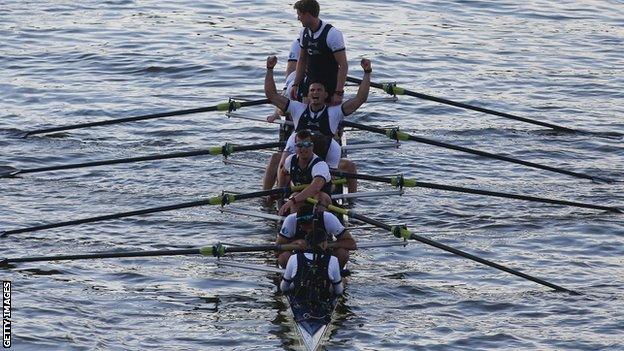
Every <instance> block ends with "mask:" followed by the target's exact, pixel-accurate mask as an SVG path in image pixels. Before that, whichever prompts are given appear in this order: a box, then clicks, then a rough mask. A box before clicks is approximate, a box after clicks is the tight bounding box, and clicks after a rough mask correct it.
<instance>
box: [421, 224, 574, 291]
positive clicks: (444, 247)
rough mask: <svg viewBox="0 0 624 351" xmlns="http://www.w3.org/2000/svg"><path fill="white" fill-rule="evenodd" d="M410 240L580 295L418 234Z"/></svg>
mask: <svg viewBox="0 0 624 351" xmlns="http://www.w3.org/2000/svg"><path fill="white" fill-rule="evenodd" d="M410 239H413V240H417V241H420V242H421V243H423V244H427V245H430V246H434V247H437V248H439V249H441V250H444V251H447V252H450V253H453V254H455V255H458V256H461V257H464V258H467V259H469V260H472V261H475V262H479V263H481V264H484V265H486V266H489V267H492V268H496V269H499V270H501V271H504V272H507V273H510V274H513V275H516V276H518V277H522V278H525V279H528V280H530V281H533V282H536V283H538V284H541V285H544V286H547V287H550V288H552V289H554V290H556V291H562V292H567V293H571V294H575V295H578V293H577V292H575V291H572V290H569V289H566V288H564V287H562V286H559V285H556V284H553V283H550V282H547V281H545V280H543V279H540V278H537V277H534V276H531V275H528V274H526V273H522V272H520V271H517V270H515V269H512V268H509V267H505V266H503V265H501V264H498V263H496V262H492V261H490V260H486V259H484V258H481V257H478V256H475V255H472V254H469V253H467V252H464V251H461V250H458V249H455V248H453V247H450V246H448V245H444V244H442V243H439V242H437V241H433V240H430V239H427V238H425V237H422V236H420V235H416V234H414V233H412V234H411V236H410Z"/></svg>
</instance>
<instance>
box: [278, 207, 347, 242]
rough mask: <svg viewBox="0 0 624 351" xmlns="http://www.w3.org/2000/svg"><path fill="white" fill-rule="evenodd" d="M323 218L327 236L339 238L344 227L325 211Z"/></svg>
mask: <svg viewBox="0 0 624 351" xmlns="http://www.w3.org/2000/svg"><path fill="white" fill-rule="evenodd" d="M323 217H324V218H323V219H324V220H325V230H326V231H327V234H330V235H333V236H335V237H339V236H340V235H342V234H343V233H344V231H345V227H344V226H343V225H342V223H340V221H339V220H338V218H337V217H336V216H334V215H333V214H332V213H330V212H328V211H325V212H323ZM285 222H286V221H284V223H285Z"/></svg>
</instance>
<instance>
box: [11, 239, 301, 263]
mask: <svg viewBox="0 0 624 351" xmlns="http://www.w3.org/2000/svg"><path fill="white" fill-rule="evenodd" d="M298 248H299V246H298V245H290V244H286V245H256V246H231V247H230V246H225V245H222V244H217V245H214V246H212V247H210V246H205V247H200V248H194V249H178V250H152V251H126V252H124V251H118V252H96V253H90V254H76V255H54V256H33V257H20V258H4V259H0V267H1V266H4V265H7V264H11V263H20V262H42V261H70V260H89V259H101V258H124V257H155V256H182V255H204V256H222V255H224V254H226V253H245V252H260V251H292V250H295V249H298Z"/></svg>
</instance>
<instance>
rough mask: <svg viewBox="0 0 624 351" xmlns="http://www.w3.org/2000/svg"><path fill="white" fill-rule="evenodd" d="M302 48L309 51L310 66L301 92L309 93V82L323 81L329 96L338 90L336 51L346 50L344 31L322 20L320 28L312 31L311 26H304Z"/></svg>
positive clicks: (301, 38)
mask: <svg viewBox="0 0 624 351" xmlns="http://www.w3.org/2000/svg"><path fill="white" fill-rule="evenodd" d="M299 42H300V43H301V49H303V50H305V51H306V52H307V53H308V67H307V69H306V78H305V80H304V82H303V83H304V84H302V86H300V87H299V88H300V90H299V92H300V93H301V94H302V95H303V96H306V95H307V94H308V85H309V82H321V83H323V84H324V85H325V90H326V91H327V93H328V96H330V97H331V96H332V95H334V92H336V84H337V83H338V82H337V75H338V62H336V58H335V57H334V53H336V52H339V51H342V50H345V43H344V38H343V36H342V32H340V31H339V30H338V29H337V28H335V27H334V26H332V25H331V24H329V23H325V22H323V21H320V26H319V28H318V30H317V31H316V32H314V33H312V30H311V29H309V28H303V29H302V30H301V33H300V35H299Z"/></svg>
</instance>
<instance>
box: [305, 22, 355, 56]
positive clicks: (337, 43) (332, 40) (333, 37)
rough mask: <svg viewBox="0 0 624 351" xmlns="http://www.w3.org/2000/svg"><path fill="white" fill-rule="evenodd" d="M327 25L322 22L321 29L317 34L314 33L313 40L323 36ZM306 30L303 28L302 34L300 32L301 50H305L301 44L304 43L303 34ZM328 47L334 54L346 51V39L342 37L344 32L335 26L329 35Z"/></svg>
mask: <svg viewBox="0 0 624 351" xmlns="http://www.w3.org/2000/svg"><path fill="white" fill-rule="evenodd" d="M326 25H327V23H325V22H323V21H321V27H320V28H319V29H318V30H317V31H316V32H314V33H312V38H313V39H316V38H318V37H319V35H321V33H322V32H323V29H325V26H326ZM306 30H307V28H302V29H301V32H299V47H301V48H303V46H301V43H302V42H303V33H304V32H305V31H306ZM327 46H328V47H329V49H330V50H331V51H332V52H337V51H340V50H344V49H345V42H344V37H343V36H342V32H341V31H339V30H338V29H336V27H334V26H332V28H331V29H330V30H329V32H328V33H327Z"/></svg>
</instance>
